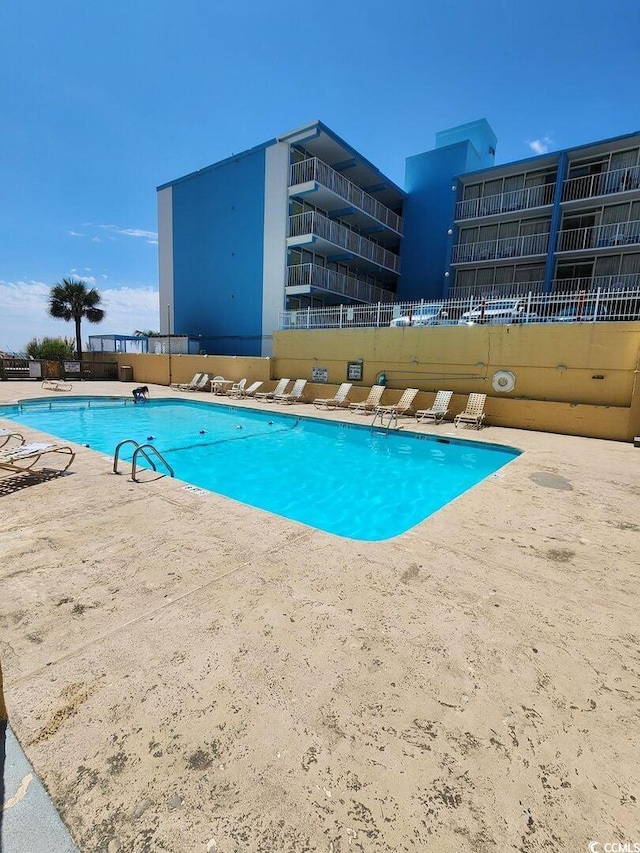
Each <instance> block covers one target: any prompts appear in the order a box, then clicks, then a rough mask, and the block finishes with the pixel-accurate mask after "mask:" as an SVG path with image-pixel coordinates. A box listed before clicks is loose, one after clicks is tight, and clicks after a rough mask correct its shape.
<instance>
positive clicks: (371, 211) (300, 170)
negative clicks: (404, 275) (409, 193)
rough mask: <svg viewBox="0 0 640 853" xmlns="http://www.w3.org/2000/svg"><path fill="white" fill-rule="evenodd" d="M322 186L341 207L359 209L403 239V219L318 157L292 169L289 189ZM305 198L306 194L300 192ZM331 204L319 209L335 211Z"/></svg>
mask: <svg viewBox="0 0 640 853" xmlns="http://www.w3.org/2000/svg"><path fill="white" fill-rule="evenodd" d="M309 183H314V184H319V185H320V186H321V187H324V188H325V189H326V190H329V191H330V192H331V193H332V194H333V196H337V197H338V199H339V200H340V205H339V206H344V202H345V201H346V202H348V203H349V204H350V205H353V206H354V207H356V208H358V210H360V211H362V212H363V213H366V214H367V215H368V216H369V217H371V218H372V219H374V220H375V221H376V222H379V223H381V224H382V225H384V226H386V227H387V228H390V229H391V230H392V231H395V233H396V234H398V235H402V218H401V217H400V216H398V214H397V213H394V212H393V211H392V210H389V208H388V207H385V205H384V204H381V203H380V202H379V201H377V200H376V199H375V198H373V196H370V195H369V194H368V193H366V192H365V191H364V190H363V189H361V188H360V187H358V186H356V184H353V183H352V182H351V181H349V180H347V178H345V177H344V175H341V174H340V173H339V172H336V171H335V169H332V168H331V166H327V164H326V163H323V162H322V160H318V158H317V157H311V158H310V159H309V160H303V161H302V162H300V163H294V164H293V165H292V166H291V167H290V175H289V186H290V187H301V185H303V184H309ZM300 194H302V192H300ZM332 206H335V205H332V204H331V203H330V202H329V203H327V202H324V203H323V202H321V201H319V204H318V207H322V208H324V209H327V210H329V209H331V207H332Z"/></svg>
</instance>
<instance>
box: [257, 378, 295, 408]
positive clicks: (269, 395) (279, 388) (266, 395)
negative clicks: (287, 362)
mask: <svg viewBox="0 0 640 853" xmlns="http://www.w3.org/2000/svg"><path fill="white" fill-rule="evenodd" d="M290 382H291V380H290V379H280V380H278V384H277V385H276V387H275V388H274V389H273V391H260V393H259V394H254V397H255V399H256V400H263V401H264V402H265V403H269V402H271V401H272V400H273V398H274V397H275V395H276V394H277V395H278V396H280V395H281V394H284V392H285V388H286V387H287V385H288V384H289V383H290Z"/></svg>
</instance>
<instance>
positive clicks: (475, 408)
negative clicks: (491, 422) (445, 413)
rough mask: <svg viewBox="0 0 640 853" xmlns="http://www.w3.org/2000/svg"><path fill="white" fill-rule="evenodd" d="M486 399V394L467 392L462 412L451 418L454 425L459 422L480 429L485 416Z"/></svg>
mask: <svg viewBox="0 0 640 853" xmlns="http://www.w3.org/2000/svg"><path fill="white" fill-rule="evenodd" d="M486 399H487V395H486V394H469V399H468V400H467V405H466V407H465V410H464V412H460V414H459V415H456V416H455V418H454V419H453V423H454V425H455V426H456V427H457V426H458V424H460V423H463V424H471V425H472V426H475V428H476V429H480V427H481V426H482V422H483V420H484V418H485V411H484V404H485V400H486Z"/></svg>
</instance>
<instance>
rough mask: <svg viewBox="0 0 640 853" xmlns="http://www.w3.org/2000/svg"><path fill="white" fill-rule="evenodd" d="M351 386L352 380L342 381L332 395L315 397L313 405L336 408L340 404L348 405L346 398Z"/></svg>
mask: <svg viewBox="0 0 640 853" xmlns="http://www.w3.org/2000/svg"><path fill="white" fill-rule="evenodd" d="M352 388H353V382H343V383H342V385H341V386H340V387H339V388H338V390H337V391H336V393H335V394H334V396H333V397H317V398H316V399H315V400H314V401H313V405H314V406H315V407H316V409H338V408H339V407H340V406H344V405H345V404H346V405H348V404H349V400H348V399H347V398H348V396H349V391H351V389H352Z"/></svg>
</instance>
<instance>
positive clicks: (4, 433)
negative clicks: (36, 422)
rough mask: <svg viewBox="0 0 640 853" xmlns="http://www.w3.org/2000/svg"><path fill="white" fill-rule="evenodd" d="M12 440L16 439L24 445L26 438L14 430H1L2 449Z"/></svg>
mask: <svg viewBox="0 0 640 853" xmlns="http://www.w3.org/2000/svg"><path fill="white" fill-rule="evenodd" d="M12 438H15V440H16V441H17V442H18V444H24V436H23V434H22V433H21V432H16V431H15V430H13V429H0V447H4V446H5V445H6V444H9V442H10V441H11V439H12Z"/></svg>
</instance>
